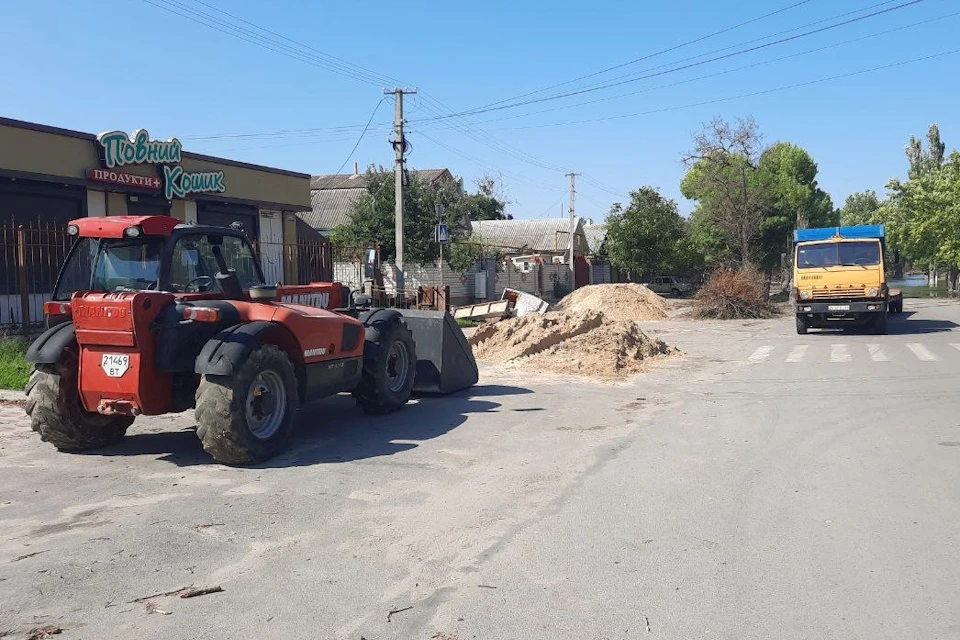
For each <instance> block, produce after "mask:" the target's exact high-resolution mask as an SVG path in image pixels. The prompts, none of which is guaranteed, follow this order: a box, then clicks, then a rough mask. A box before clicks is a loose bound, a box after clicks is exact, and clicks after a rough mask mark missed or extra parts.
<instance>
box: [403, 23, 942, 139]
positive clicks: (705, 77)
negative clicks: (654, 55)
mask: <svg viewBox="0 0 960 640" xmlns="http://www.w3.org/2000/svg"><path fill="white" fill-rule="evenodd" d="M958 15H960V12H954V13H949V14H945V15H942V16H937V17H934V18H929V19H927V20H920V21H918V22H913V23H911V24H906V25H901V26H899V27H894V28H892V29H886V30H884V31H876V32H874V33H870V34H867V35H864V36H860V37H858V38H852V39H849V40H843V41H841V42H835V43H833V44H829V45H825V46H822V47H816V48H813V49H807V50H805V51H799V52H797V53H791V54H789V55H785V56H781V57H779V58H771V59H769V60H761V61H760V62H754V63H752V64H748V65H744V66H740V67H735V68H733V69H726V70H724V71H718V72H716V73H709V74H705V75H702V76H697V77H695V78H687V79H685V80H680V81H678V82H672V83H670V84H662V85H657V86H655V87H647V88H645V89H640V90H638V91H630V92H628V93H618V94H616V95H612V96H604V97H602V98H595V99H593V100H586V101H583V102H577V103H574V104H566V105H561V106H555V107H550V108H548V109H541V110H539V111H531V112H527V113H518V114H514V115H510V116H503V117H500V118H494V119H489V120H481V121H479V122H476V123H475V124H489V123H493V122H504V121H507V120H516V119H518V118H526V117H530V116H534V115H540V114H543V113H555V112H557V111H563V110H566V109H574V108H576V107H582V106H586V105H590V104H596V103H598V102H607V101H610V100H616V99H619V98H627V97H630V96H636V95H640V94H644V93H652V92H654V91H659V90H662V89H669V88H672V87H678V86H681V85H684V84H690V83H692V82H698V81H700V80H709V79H712V78H717V77H720V76H724V75H729V74H731V73H736V72H738V71H745V70H747V69H753V68H756V67H761V66H766V65H769V64H774V63H776V62H782V61H784V60H789V59H792V58H798V57H801V56H805V55H809V54H811V53H818V52H820V51H826V50H827V49H833V48H836V47H839V46H844V45H848V44H853V43H855V42H860V41H862V40H868V39H870V38H876V37H879V36H884V35H889V34H891V33H895V32H897V31H903V30H905V29H910V28H913V27H918V26H922V25H925V24H930V23H933V22H938V21H940V20H946V19H948V18H954V17H956V16H958ZM420 124H421V126H422V125H426V124H430V123H425V122H424V123H420Z"/></svg>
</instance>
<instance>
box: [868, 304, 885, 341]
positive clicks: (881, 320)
mask: <svg viewBox="0 0 960 640" xmlns="http://www.w3.org/2000/svg"><path fill="white" fill-rule="evenodd" d="M871 328H872V329H873V331H872V332H871V333H873V334H875V335H878V336H885V335H887V312H886V310H884V311H881V312H880V313H878V314H877V317H876V318H874V319H873V326H872V327H871Z"/></svg>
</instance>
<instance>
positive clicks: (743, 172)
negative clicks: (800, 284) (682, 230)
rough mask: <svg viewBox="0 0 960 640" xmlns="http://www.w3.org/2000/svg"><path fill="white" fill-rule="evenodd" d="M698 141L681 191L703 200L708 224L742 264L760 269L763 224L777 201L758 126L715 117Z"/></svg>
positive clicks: (702, 212) (687, 162) (689, 156)
mask: <svg viewBox="0 0 960 640" xmlns="http://www.w3.org/2000/svg"><path fill="white" fill-rule="evenodd" d="M693 141H694V148H693V149H692V150H691V151H690V152H688V153H687V154H686V155H685V156H684V158H683V160H684V164H685V165H686V166H687V168H688V170H687V173H686V175H685V176H684V178H683V181H682V182H681V183H680V191H681V192H682V193H683V195H684V197H686V198H689V199H691V200H696V201H697V203H698V204H699V209H700V215H702V216H703V218H704V220H703V222H704V223H707V224H709V225H711V226H713V227H714V228H715V230H716V233H717V234H718V235H719V236H720V237H722V238H723V240H724V241H725V242H726V243H727V244H728V245H729V246H730V249H731V255H732V256H733V257H734V258H735V260H736V261H738V262H741V263H743V264H745V265H751V264H755V263H756V261H757V260H758V258H759V257H760V254H761V253H762V248H761V247H760V246H759V245H760V244H761V242H762V237H763V229H762V227H761V222H762V221H763V219H764V217H765V216H766V213H767V211H768V210H769V208H770V204H771V200H772V196H773V194H772V191H771V189H770V187H769V185H768V184H767V181H768V180H769V175H768V173H767V172H763V171H760V169H759V164H760V152H761V138H760V133H759V131H758V130H757V125H756V123H755V122H754V121H753V120H752V119H741V120H738V122H737V124H736V126H733V125H731V124H730V123H728V122H726V121H724V120H722V119H720V118H715V119H714V120H712V121H711V122H710V123H708V124H706V125H705V126H704V128H703V131H702V132H701V133H699V134H697V135H695V136H694V139H693Z"/></svg>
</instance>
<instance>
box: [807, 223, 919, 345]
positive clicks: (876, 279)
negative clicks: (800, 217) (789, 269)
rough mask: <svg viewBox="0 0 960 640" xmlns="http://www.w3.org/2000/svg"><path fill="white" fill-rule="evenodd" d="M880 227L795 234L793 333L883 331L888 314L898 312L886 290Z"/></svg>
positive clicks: (896, 298) (896, 300)
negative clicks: (846, 329) (841, 329)
mask: <svg viewBox="0 0 960 640" xmlns="http://www.w3.org/2000/svg"><path fill="white" fill-rule="evenodd" d="M885 253H886V247H885V244H884V227H883V225H858V226H851V227H830V228H823V229H798V230H797V231H796V232H794V267H793V282H794V311H795V314H796V320H797V333H798V334H801V335H802V334H806V333H807V331H808V329H810V328H832V327H866V328H870V329H871V330H872V331H873V332H874V333H879V334H883V333H886V332H887V313H888V312H894V313H895V312H898V311H900V310H902V305H903V300H902V296H901V294H900V292H899V291H897V290H895V289H894V290H891V289H889V288H888V286H887V281H886V270H885V268H884V258H885Z"/></svg>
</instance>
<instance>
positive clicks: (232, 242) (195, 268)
mask: <svg viewBox="0 0 960 640" xmlns="http://www.w3.org/2000/svg"><path fill="white" fill-rule="evenodd" d="M222 240H223V242H222V243H221V244H220V250H221V252H222V253H223V258H224V260H225V261H226V263H227V266H228V267H229V268H231V269H235V270H236V272H237V278H239V280H240V285H241V286H242V287H243V288H244V289H249V288H250V287H253V286H256V285H261V284H263V278H262V277H261V276H260V270H259V269H258V268H257V259H256V256H254V254H253V251H252V250H251V249H250V245H249V243H247V242H245V241H243V240H242V239H240V238H236V237H233V236H223V237H222ZM217 271H219V268H218V267H217V259H216V257H215V256H214V252H213V243H212V242H211V241H210V238H209V236H207V235H206V234H196V235H187V236H183V237H182V238H180V239H179V240H177V243H176V245H174V247H173V255H172V257H171V262H170V288H171V289H172V290H173V291H175V292H177V293H205V292H217V293H220V289H219V287H218V285H217V281H216V277H215V276H216V275H217Z"/></svg>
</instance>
